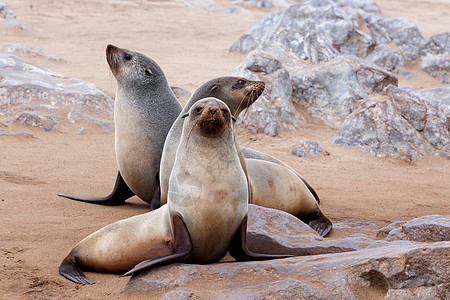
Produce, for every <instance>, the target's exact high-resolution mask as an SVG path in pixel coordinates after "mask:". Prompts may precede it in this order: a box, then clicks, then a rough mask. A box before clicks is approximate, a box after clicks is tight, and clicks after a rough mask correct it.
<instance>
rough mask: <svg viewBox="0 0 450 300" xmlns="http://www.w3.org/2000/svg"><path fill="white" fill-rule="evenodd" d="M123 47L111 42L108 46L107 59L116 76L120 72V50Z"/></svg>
mask: <svg viewBox="0 0 450 300" xmlns="http://www.w3.org/2000/svg"><path fill="white" fill-rule="evenodd" d="M120 50H121V49H120V48H119V47H116V46H114V45H111V44H109V45H108V46H107V47H106V61H107V62H108V65H109V68H110V69H111V72H112V73H113V75H114V76H116V75H117V74H118V73H119V55H118V53H119V51H120Z"/></svg>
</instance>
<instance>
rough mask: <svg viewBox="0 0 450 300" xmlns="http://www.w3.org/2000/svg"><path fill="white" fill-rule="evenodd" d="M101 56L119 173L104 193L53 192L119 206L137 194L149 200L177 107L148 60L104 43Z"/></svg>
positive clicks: (160, 73)
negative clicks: (110, 87)
mask: <svg viewBox="0 0 450 300" xmlns="http://www.w3.org/2000/svg"><path fill="white" fill-rule="evenodd" d="M106 58H107V61H108V65H109V67H110V69H111V71H112V73H113V75H114V77H115V78H116V80H117V91H116V98H115V104H114V124H115V150H116V159H117V165H118V167H119V173H118V175H117V179H116V184H115V186H114V189H113V192H112V193H111V194H110V195H109V196H106V197H96V198H88V197H77V196H70V195H63V194H60V195H59V196H62V197H66V198H70V199H74V200H79V201H84V202H91V203H97V204H105V205H119V204H122V203H123V202H124V201H125V200H126V199H128V198H130V197H132V196H134V195H137V196H138V197H139V198H141V199H142V200H144V201H145V202H148V203H151V201H152V198H153V196H154V195H155V191H156V194H158V193H159V190H158V189H157V188H158V187H159V183H158V181H159V178H158V177H159V176H158V172H159V164H160V160H161V153H162V149H163V145H164V141H165V139H166V136H167V133H168V132H169V129H170V127H171V126H172V123H173V122H174V121H175V119H176V118H177V117H178V115H179V114H180V112H181V109H182V107H181V105H180V103H179V102H178V100H177V98H176V97H175V95H174V94H173V92H172V90H171V88H170V86H169V84H168V82H167V79H166V76H165V75H164V72H163V71H162V69H161V68H160V67H159V65H158V64H157V63H156V62H155V61H154V60H152V59H151V58H149V57H147V56H146V55H144V54H142V53H140V52H137V51H134V50H130V49H122V48H118V47H116V46H113V45H108V46H107V48H106ZM158 196H159V194H158Z"/></svg>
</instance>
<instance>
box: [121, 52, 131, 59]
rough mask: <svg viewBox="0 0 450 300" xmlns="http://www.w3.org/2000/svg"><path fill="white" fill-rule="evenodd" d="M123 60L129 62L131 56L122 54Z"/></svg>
mask: <svg viewBox="0 0 450 300" xmlns="http://www.w3.org/2000/svg"><path fill="white" fill-rule="evenodd" d="M123 59H125V60H131V55H130V54H128V53H124V54H123Z"/></svg>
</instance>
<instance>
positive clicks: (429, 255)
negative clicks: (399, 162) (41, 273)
mask: <svg viewBox="0 0 450 300" xmlns="http://www.w3.org/2000/svg"><path fill="white" fill-rule="evenodd" d="M448 220H449V218H448V216H446V217H444V216H427V217H423V218H418V219H415V220H411V221H409V222H408V223H409V224H410V225H408V226H406V227H405V228H409V229H408V230H409V235H410V236H413V235H417V234H418V235H420V238H417V236H416V238H414V239H409V240H400V241H398V240H397V241H389V240H388V239H385V240H383V241H378V242H372V243H365V245H367V248H365V247H364V246H365V245H364V243H362V244H361V245H362V248H365V249H360V250H357V251H350V252H343V253H334V254H320V255H309V256H299V257H292V258H286V259H277V260H270V261H260V262H222V263H217V264H210V265H194V264H170V265H166V266H161V267H156V268H153V269H150V270H148V271H144V272H141V273H138V274H134V275H133V276H132V277H131V279H130V281H129V282H128V284H127V286H126V287H125V289H124V291H125V292H154V291H159V292H161V291H166V293H165V296H164V297H166V298H167V299H172V298H174V297H194V298H196V297H199V298H214V299H216V298H218V299H224V298H227V299H230V298H231V299H232V298H251V299H264V298H275V299H286V298H289V299H299V298H300V299H303V298H314V299H382V298H384V297H386V298H390V299H445V298H446V297H447V296H448V290H449V287H450V286H449V281H448V278H449V273H448V272H449V271H448V262H449V261H450V242H448V231H449V228H450V224H448ZM439 222H441V223H442V222H444V223H443V224H439ZM408 223H406V224H408ZM308 228H309V227H308V226H306V225H305V224H302V222H301V221H299V220H298V219H296V218H295V217H292V216H290V217H289V215H288V214H286V213H284V212H279V211H276V210H271V209H266V208H259V207H257V206H250V207H249V228H248V236H249V237H250V238H251V239H249V240H248V244H249V247H253V248H251V249H252V250H253V251H255V252H256V251H257V250H262V249H264V248H265V249H266V251H265V252H266V253H268V252H271V253H278V251H286V250H288V249H289V248H283V249H282V248H278V247H274V246H273V245H274V244H276V243H277V242H280V241H284V242H285V243H288V244H289V243H291V244H292V241H291V240H292V239H295V240H297V242H294V244H295V243H299V244H297V247H307V246H308V244H310V243H326V241H324V240H327V239H323V238H320V237H318V236H317V235H316V234H315V233H314V232H313V231H312V230H311V229H308ZM426 228H432V229H430V230H426V234H423V233H421V232H420V231H421V230H423V229H426ZM297 231H299V232H300V234H299V236H296V235H297V234H298V232H297ZM308 231H309V233H308ZM305 232H306V233H308V234H311V236H314V235H315V240H314V239H311V238H308V237H307V240H306V241H305V242H304V246H302V245H301V243H302V242H301V240H302V239H303V238H304V234H305ZM430 232H435V233H437V232H444V235H439V237H442V236H443V237H444V239H447V241H441V242H434V241H435V240H436V241H439V240H442V238H438V239H436V238H435V237H434V236H430V234H429V233H430ZM255 234H257V235H260V236H267V237H268V238H266V239H263V238H260V237H258V238H257V239H255ZM427 236H429V238H427ZM277 239H278V240H277ZM321 239H322V241H320V240H321ZM419 239H420V240H421V241H423V242H417V241H413V240H419ZM367 240H368V241H370V240H369V239H367ZM328 243H329V244H330V245H331V244H333V243H334V244H336V245H337V244H339V243H340V240H328ZM285 253H286V252H285ZM291 253H293V252H291ZM304 254H305V253H303V255H304ZM197 280H201V281H202V282H208V289H204V287H203V286H200V287H199V286H198V285H197V284H196V281H197Z"/></svg>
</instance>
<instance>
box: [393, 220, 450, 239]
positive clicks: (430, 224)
mask: <svg viewBox="0 0 450 300" xmlns="http://www.w3.org/2000/svg"><path fill="white" fill-rule="evenodd" d="M386 240H388V241H393V240H408V241H416V242H440V241H450V215H447V216H440V215H432V216H424V217H420V218H416V219H412V220H410V221H408V222H406V223H404V224H402V225H401V227H397V228H392V230H390V231H389V233H388V235H387V237H386Z"/></svg>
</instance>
